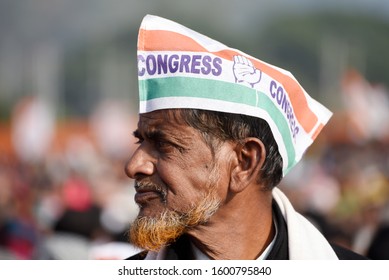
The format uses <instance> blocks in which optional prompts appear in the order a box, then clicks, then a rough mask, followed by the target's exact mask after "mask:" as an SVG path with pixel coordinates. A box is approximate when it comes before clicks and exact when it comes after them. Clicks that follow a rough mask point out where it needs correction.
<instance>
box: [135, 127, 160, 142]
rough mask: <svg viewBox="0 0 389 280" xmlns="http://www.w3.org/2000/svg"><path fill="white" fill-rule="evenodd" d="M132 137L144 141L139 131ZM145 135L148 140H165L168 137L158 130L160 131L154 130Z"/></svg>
mask: <svg viewBox="0 0 389 280" xmlns="http://www.w3.org/2000/svg"><path fill="white" fill-rule="evenodd" d="M132 135H133V136H134V137H135V138H138V139H143V137H142V134H141V133H140V131H139V130H138V129H136V130H134V132H133V133H132ZM144 135H145V136H146V138H148V139H150V140H156V139H165V138H166V137H167V136H166V133H164V132H163V131H161V130H158V129H153V130H149V131H146V132H145V133H144Z"/></svg>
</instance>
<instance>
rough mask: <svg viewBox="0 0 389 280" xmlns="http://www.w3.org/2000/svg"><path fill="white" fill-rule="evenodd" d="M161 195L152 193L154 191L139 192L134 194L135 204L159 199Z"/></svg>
mask: <svg viewBox="0 0 389 280" xmlns="http://www.w3.org/2000/svg"><path fill="white" fill-rule="evenodd" d="M161 197H162V196H161V193H159V192H157V191H154V190H149V191H144V190H142V191H139V192H137V193H136V194H135V202H136V203H138V204H144V203H146V202H147V201H150V200H152V199H156V198H158V199H161Z"/></svg>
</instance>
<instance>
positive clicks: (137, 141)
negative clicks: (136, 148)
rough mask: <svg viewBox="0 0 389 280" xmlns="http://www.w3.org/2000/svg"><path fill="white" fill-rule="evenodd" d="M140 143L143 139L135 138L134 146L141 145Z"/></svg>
mask: <svg viewBox="0 0 389 280" xmlns="http://www.w3.org/2000/svg"><path fill="white" fill-rule="evenodd" d="M142 142H143V139H141V138H137V139H136V142H135V144H142Z"/></svg>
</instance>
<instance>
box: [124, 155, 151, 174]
mask: <svg viewBox="0 0 389 280" xmlns="http://www.w3.org/2000/svg"><path fill="white" fill-rule="evenodd" d="M154 169H155V165H154V161H153V157H152V156H151V155H150V154H148V153H147V152H146V151H144V150H143V149H142V147H138V149H137V150H136V151H135V152H134V154H133V155H132V156H131V157H130V159H129V160H128V161H127V163H126V166H125V168H124V170H125V172H126V174H127V176H128V177H130V178H131V179H136V177H138V176H141V175H143V176H144V175H147V176H151V175H152V174H153V173H154Z"/></svg>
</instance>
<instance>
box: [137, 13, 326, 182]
mask: <svg viewBox="0 0 389 280" xmlns="http://www.w3.org/2000/svg"><path fill="white" fill-rule="evenodd" d="M138 80H139V99H140V104H139V113H147V112H151V111H155V110H161V109H173V108H191V109H204V110H211V111H219V112H226V113H234V114H243V115H249V116H254V117H258V118H261V119H264V120H265V121H267V123H268V124H269V126H270V128H271V130H272V133H273V136H274V138H275V140H276V142H277V145H278V149H279V152H280V154H281V156H282V159H283V174H284V175H285V174H286V173H287V172H288V171H289V170H290V169H291V168H292V167H293V166H294V165H295V164H296V163H297V162H298V161H299V160H300V159H301V157H302V155H303V153H304V152H305V150H306V149H307V148H308V147H309V146H310V145H311V144H312V142H313V140H314V139H315V138H316V136H317V135H318V133H319V132H320V131H321V129H322V128H323V127H324V125H325V124H326V123H327V121H328V120H329V118H330V117H331V115H332V113H331V112H330V111H329V110H328V109H327V108H325V107H324V106H323V105H321V104H320V103H319V102H317V101H316V100H314V99H312V98H311V97H310V96H309V95H308V94H307V93H306V92H305V90H304V89H303V88H302V87H301V86H300V84H299V83H298V82H297V80H296V79H295V78H294V77H293V75H292V74H291V73H290V72H288V71H285V70H283V69H281V68H278V67H275V66H273V65H270V64H268V63H265V62H263V61H261V60H259V59H256V58H254V57H252V56H250V55H247V54H245V53H243V52H241V51H239V50H236V49H232V48H229V47H227V46H226V45H223V44H221V43H219V42H217V41H215V40H213V39H210V38H209V37H206V36H204V35H202V34H200V33H198V32H195V31H193V30H191V29H189V28H187V27H185V26H183V25H180V24H178V23H176V22H173V21H171V20H167V19H164V18H161V17H157V16H151V15H147V16H145V17H144V19H143V21H142V24H141V26H140V29H139V35H138Z"/></svg>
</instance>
